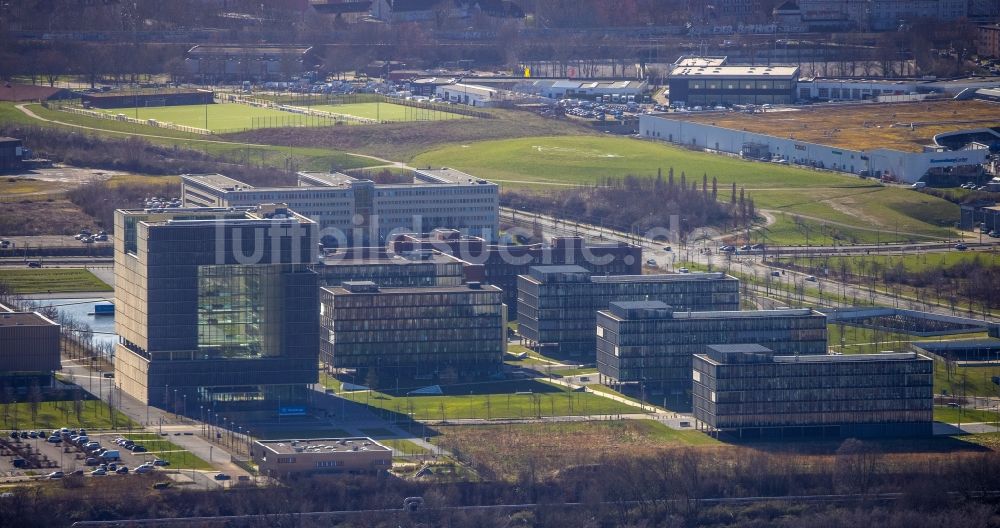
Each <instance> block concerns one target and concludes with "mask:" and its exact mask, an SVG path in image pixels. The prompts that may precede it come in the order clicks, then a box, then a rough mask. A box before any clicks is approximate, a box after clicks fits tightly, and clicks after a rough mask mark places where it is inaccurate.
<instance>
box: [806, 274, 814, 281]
mask: <svg viewBox="0 0 1000 528" xmlns="http://www.w3.org/2000/svg"><path fill="white" fill-rule="evenodd" d="M806 280H807V281H809V282H816V277H815V276H813V275H809V276H808V277H806Z"/></svg>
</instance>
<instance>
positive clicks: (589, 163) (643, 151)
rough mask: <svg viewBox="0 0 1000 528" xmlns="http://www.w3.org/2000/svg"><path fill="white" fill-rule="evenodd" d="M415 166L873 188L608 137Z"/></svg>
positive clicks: (537, 178)
mask: <svg viewBox="0 0 1000 528" xmlns="http://www.w3.org/2000/svg"><path fill="white" fill-rule="evenodd" d="M413 164H414V165H416V166H424V165H431V166H446V167H455V168H457V169H460V170H463V171H467V172H469V173H471V174H475V175H476V176H481V177H484V178H487V179H492V180H497V181H501V182H503V181H505V180H506V184H505V187H507V188H524V187H529V188H536V189H537V188H543V187H544V186H545V185H546V184H593V183H597V182H598V181H600V180H601V179H603V178H605V177H608V176H625V175H628V174H636V175H644V176H655V175H656V171H657V169H662V170H663V173H664V177H666V173H667V169H669V168H670V167H673V169H674V174H675V177H677V178H679V177H680V173H681V172H685V173H686V174H687V175H688V178H689V179H692V178H694V179H696V180H698V181H700V180H701V175H702V174H703V173H706V174H708V177H709V179H711V178H712V177H713V176H714V177H717V178H718V179H719V188H720V194H725V193H724V192H722V191H723V190H725V189H727V186H728V185H729V184H730V183H731V182H733V181H735V182H737V184H739V185H745V186H746V187H747V188H748V189H751V188H772V187H777V188H780V189H783V190H785V189H789V188H815V187H834V188H842V187H847V188H850V187H862V188H864V187H870V186H871V185H872V183H871V182H869V181H865V180H862V179H859V178H856V177H851V176H845V175H838V174H832V173H819V172H815V171H808V170H804V169H797V168H793V167H787V166H775V165H774V164H771V163H756V162H749V161H743V160H738V159H735V158H727V157H723V156H715V155H710V154H705V153H701V152H692V151H689V150H685V149H681V148H677V147H674V146H670V145H666V144H663V143H654V142H651V141H638V140H635V139H628V138H619V137H607V136H559V137H529V138H520V139H508V140H501V141H485V142H469V143H466V144H459V145H451V146H447V147H444V148H439V149H437V150H432V151H430V152H426V153H424V154H421V155H418V156H416V158H414V160H413Z"/></svg>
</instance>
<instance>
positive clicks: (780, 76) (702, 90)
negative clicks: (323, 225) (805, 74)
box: [667, 58, 799, 108]
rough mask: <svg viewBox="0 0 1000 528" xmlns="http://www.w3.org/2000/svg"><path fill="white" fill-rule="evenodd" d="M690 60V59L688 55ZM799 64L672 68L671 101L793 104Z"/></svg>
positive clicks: (702, 104)
mask: <svg viewBox="0 0 1000 528" xmlns="http://www.w3.org/2000/svg"><path fill="white" fill-rule="evenodd" d="M687 59H688V60H690V58H687ZM798 80H799V68H798V66H728V65H725V64H723V65H709V66H687V65H684V64H681V65H676V66H674V67H673V68H672V69H671V70H670V76H669V79H668V81H667V83H668V85H669V86H670V103H671V104H676V105H683V106H687V107H689V108H694V107H696V106H700V107H712V106H716V105H726V106H731V105H736V104H739V105H746V104H756V105H761V104H791V103H794V102H795V93H796V90H795V89H796V85H797V83H798Z"/></svg>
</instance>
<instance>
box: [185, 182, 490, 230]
mask: <svg viewBox="0 0 1000 528" xmlns="http://www.w3.org/2000/svg"><path fill="white" fill-rule="evenodd" d="M298 178H299V179H298V186H297V187H254V186H252V185H249V184H246V183H243V182H240V181H237V180H234V179H232V178H229V177H226V176H223V175H220V174H203V175H184V176H182V177H181V196H182V200H183V205H184V206H185V207H240V206H255V205H258V204H261V203H275V202H277V203H285V204H288V207H289V208H291V209H292V210H293V211H296V212H297V213H299V214H301V215H304V216H307V217H309V218H312V219H313V220H315V221H316V223H317V224H319V228H320V231H321V234H320V238H321V240H322V242H323V244H324V245H325V246H330V247H345V246H348V245H351V244H353V245H366V246H380V245H383V244H384V243H385V242H386V241H387V240H389V238H391V236H390V235H392V234H394V233H414V232H415V233H422V232H426V231H431V230H433V229H436V228H442V227H443V228H449V229H457V230H460V231H462V232H463V233H466V234H469V235H473V236H478V237H482V238H484V239H486V240H489V241H492V240H493V239H494V238H495V237H496V236H497V233H498V231H499V228H500V220H499V215H500V189H499V187H498V186H497V185H496V184H494V183H490V182H488V181H486V180H482V179H479V178H476V177H474V176H470V175H468V174H465V173H464V172H459V171H457V170H453V169H426V170H424V169H420V170H414V171H413V183H393V184H377V183H375V182H373V181H371V180H365V179H358V178H354V177H351V176H348V175H346V174H340V173H315V172H300V173H299V175H298Z"/></svg>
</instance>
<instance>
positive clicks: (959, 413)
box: [934, 405, 1000, 424]
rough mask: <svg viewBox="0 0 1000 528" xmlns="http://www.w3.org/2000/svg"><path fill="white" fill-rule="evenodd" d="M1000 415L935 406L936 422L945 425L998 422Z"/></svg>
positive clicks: (990, 412) (976, 410)
mask: <svg viewBox="0 0 1000 528" xmlns="http://www.w3.org/2000/svg"><path fill="white" fill-rule="evenodd" d="M997 420H1000V414H997V413H996V412H994V411H984V410H982V409H965V408H959V407H943V406H937V405H936V406H934V421H936V422H944V423H952V424H953V423H960V422H961V423H974V422H996V421H997Z"/></svg>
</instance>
